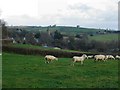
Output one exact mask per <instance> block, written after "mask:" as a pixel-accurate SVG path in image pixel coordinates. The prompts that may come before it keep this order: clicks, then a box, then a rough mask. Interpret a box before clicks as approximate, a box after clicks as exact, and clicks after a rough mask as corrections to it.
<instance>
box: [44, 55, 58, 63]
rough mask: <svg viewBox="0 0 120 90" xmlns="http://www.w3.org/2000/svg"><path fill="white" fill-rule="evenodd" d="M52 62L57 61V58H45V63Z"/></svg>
mask: <svg viewBox="0 0 120 90" xmlns="http://www.w3.org/2000/svg"><path fill="white" fill-rule="evenodd" d="M53 60H58V58H56V57H55V56H52V55H46V56H45V63H50V62H51V61H53Z"/></svg>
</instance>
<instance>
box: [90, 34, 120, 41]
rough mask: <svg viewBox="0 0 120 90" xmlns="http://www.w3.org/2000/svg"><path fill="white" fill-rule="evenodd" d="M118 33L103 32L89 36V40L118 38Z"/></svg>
mask: <svg viewBox="0 0 120 90" xmlns="http://www.w3.org/2000/svg"><path fill="white" fill-rule="evenodd" d="M118 36H119V34H104V35H95V36H89V39H90V40H96V41H102V42H103V41H112V40H116V41H117V40H118Z"/></svg>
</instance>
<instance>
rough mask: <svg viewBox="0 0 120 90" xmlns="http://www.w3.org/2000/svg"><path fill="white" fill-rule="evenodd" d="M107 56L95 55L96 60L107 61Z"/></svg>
mask: <svg viewBox="0 0 120 90" xmlns="http://www.w3.org/2000/svg"><path fill="white" fill-rule="evenodd" d="M105 58H106V56H105V55H95V56H94V59H95V61H98V60H103V61H106V59H105Z"/></svg>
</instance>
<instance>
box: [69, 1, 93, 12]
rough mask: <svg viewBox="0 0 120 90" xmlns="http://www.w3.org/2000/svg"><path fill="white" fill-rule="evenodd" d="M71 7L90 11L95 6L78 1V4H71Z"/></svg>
mask: <svg viewBox="0 0 120 90" xmlns="http://www.w3.org/2000/svg"><path fill="white" fill-rule="evenodd" d="M69 9H71V10H80V11H82V12H86V11H88V10H90V9H93V8H92V7H90V6H88V5H86V4H82V3H77V4H74V5H69Z"/></svg>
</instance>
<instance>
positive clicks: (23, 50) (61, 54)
mask: <svg viewBox="0 0 120 90" xmlns="http://www.w3.org/2000/svg"><path fill="white" fill-rule="evenodd" d="M2 51H3V52H10V53H17V54H23V55H41V56H45V55H54V56H56V57H68V58H71V57H73V56H81V55H82V54H87V55H95V54H98V53H94V54H93V53H92V54H90V53H83V52H65V51H59V50H58V51H57V50H55V51H53V50H42V49H35V48H34V49H33V48H22V47H13V46H8V45H3V46H2Z"/></svg>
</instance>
